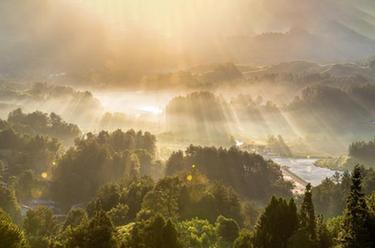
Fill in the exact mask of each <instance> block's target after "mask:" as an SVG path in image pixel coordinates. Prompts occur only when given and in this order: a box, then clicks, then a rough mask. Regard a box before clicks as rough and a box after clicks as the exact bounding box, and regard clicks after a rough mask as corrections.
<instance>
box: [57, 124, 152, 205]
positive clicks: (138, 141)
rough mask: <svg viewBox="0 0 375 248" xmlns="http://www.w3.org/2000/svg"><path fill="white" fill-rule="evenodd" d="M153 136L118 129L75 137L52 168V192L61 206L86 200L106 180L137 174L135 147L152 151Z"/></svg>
mask: <svg viewBox="0 0 375 248" xmlns="http://www.w3.org/2000/svg"><path fill="white" fill-rule="evenodd" d="M154 142H155V137H154V136H153V135H151V134H150V133H148V132H145V133H142V132H137V133H136V132H134V130H129V131H127V132H126V133H124V132H122V131H121V130H117V131H114V132H112V133H108V132H105V131H102V132H100V133H99V134H98V135H93V134H91V133H88V134H87V135H86V137H84V138H82V139H78V140H76V144H75V147H74V148H71V149H70V150H68V151H67V152H66V153H65V154H64V156H63V157H62V158H61V160H60V161H59V163H58V166H57V168H56V170H55V171H54V181H53V184H52V188H51V190H52V193H53V196H54V197H55V199H56V200H58V201H59V202H60V203H62V204H63V205H64V206H70V205H72V204H75V203H79V202H83V201H88V200H89V199H90V198H91V197H93V196H94V194H95V192H96V191H97V190H98V189H99V188H100V187H101V186H102V185H104V184H105V183H108V182H110V181H120V180H130V179H133V178H135V177H138V176H139V175H140V170H141V169H140V167H141V168H142V166H143V165H142V164H140V160H139V158H138V156H137V155H136V153H135V152H136V150H135V149H144V150H146V151H148V152H149V153H150V154H151V153H152V154H153V153H154V148H155V147H154V146H155V144H154Z"/></svg>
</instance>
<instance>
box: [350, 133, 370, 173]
mask: <svg viewBox="0 0 375 248" xmlns="http://www.w3.org/2000/svg"><path fill="white" fill-rule="evenodd" d="M349 155H350V156H352V157H354V158H356V159H358V160H359V161H360V162H362V163H364V164H366V165H368V166H372V167H373V166H374V163H375V138H374V140H370V141H368V142H365V141H358V142H353V143H352V144H351V145H350V146H349ZM374 168H375V167H374Z"/></svg>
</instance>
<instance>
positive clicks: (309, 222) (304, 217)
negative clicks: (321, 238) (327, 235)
mask: <svg viewBox="0 0 375 248" xmlns="http://www.w3.org/2000/svg"><path fill="white" fill-rule="evenodd" d="M300 222H301V227H302V228H304V229H305V230H306V231H307V232H308V234H309V236H310V238H311V240H315V238H316V219H315V211H314V205H313V202H312V193H311V184H310V183H309V184H307V185H306V190H305V195H304V197H303V201H302V205H301V212H300Z"/></svg>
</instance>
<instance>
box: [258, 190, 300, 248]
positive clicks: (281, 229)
mask: <svg viewBox="0 0 375 248" xmlns="http://www.w3.org/2000/svg"><path fill="white" fill-rule="evenodd" d="M297 228H298V215H297V207H296V205H295V203H294V201H293V199H291V200H290V201H289V203H288V202H287V201H286V200H284V199H281V198H280V199H277V198H275V197H272V200H271V202H270V203H269V205H268V206H267V207H266V209H265V211H264V213H263V214H262V215H261V216H260V218H259V220H258V223H257V224H256V226H255V231H254V246H255V247H257V248H269V247H280V248H285V247H287V244H288V240H289V238H290V237H291V236H292V235H293V234H294V233H295V231H296V230H297Z"/></svg>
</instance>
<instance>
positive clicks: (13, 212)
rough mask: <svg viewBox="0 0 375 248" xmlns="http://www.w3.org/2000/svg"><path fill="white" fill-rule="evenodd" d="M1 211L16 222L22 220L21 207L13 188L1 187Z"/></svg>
mask: <svg viewBox="0 0 375 248" xmlns="http://www.w3.org/2000/svg"><path fill="white" fill-rule="evenodd" d="M0 209H3V210H4V211H5V212H6V213H8V214H9V215H10V216H11V217H12V219H13V220H14V221H19V219H20V217H21V216H20V215H21V213H20V206H19V204H18V202H17V198H16V195H15V192H14V190H13V189H12V188H10V187H7V186H5V185H0Z"/></svg>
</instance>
